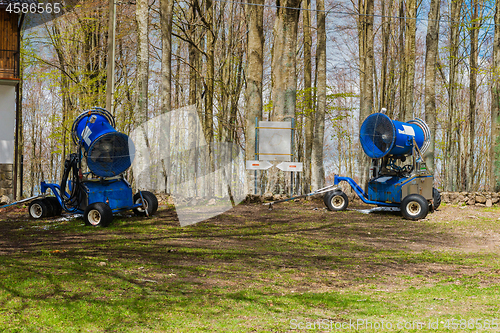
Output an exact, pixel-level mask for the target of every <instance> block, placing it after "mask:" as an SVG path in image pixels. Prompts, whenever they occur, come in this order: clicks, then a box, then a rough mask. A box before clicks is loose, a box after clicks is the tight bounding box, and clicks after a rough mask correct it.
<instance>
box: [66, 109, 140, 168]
mask: <svg viewBox="0 0 500 333" xmlns="http://www.w3.org/2000/svg"><path fill="white" fill-rule="evenodd" d="M71 136H72V138H73V142H74V143H75V144H76V145H81V146H82V147H83V149H84V150H85V152H86V155H87V166H88V168H89V169H90V171H92V173H93V174H95V175H96V176H98V177H113V176H117V175H119V174H121V173H123V172H125V171H126V170H127V169H128V168H130V166H131V165H132V161H133V160H134V156H135V147H134V143H133V142H132V140H130V139H129V137H128V136H127V135H126V134H124V133H120V132H118V131H116V129H115V120H114V118H113V116H112V115H111V114H110V113H109V112H108V111H107V110H105V109H102V108H94V109H92V110H88V111H85V112H83V113H82V114H80V115H79V116H78V117H77V118H76V119H75V121H74V122H73V126H72V128H71Z"/></svg>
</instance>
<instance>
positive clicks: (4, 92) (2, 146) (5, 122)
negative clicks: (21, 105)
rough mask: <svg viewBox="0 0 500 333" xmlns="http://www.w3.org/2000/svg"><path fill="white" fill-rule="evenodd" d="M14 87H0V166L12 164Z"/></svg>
mask: <svg viewBox="0 0 500 333" xmlns="http://www.w3.org/2000/svg"><path fill="white" fill-rule="evenodd" d="M15 126H16V87H15V86H4V85H0V164H13V163H14V135H15V132H14V129H15Z"/></svg>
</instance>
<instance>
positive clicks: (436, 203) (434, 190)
mask: <svg viewBox="0 0 500 333" xmlns="http://www.w3.org/2000/svg"><path fill="white" fill-rule="evenodd" d="M432 199H433V201H434V210H436V209H438V207H439V206H440V205H441V193H439V191H438V190H437V188H435V187H433V188H432Z"/></svg>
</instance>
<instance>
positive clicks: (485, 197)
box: [441, 192, 500, 207]
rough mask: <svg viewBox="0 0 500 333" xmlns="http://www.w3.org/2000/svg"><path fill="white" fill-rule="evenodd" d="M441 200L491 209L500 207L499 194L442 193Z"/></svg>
mask: <svg viewBox="0 0 500 333" xmlns="http://www.w3.org/2000/svg"><path fill="white" fill-rule="evenodd" d="M441 200H442V201H443V202H446V203H449V204H456V205H469V206H473V205H474V206H483V207H491V206H493V205H500V203H499V201H500V194H499V193H498V192H442V193H441Z"/></svg>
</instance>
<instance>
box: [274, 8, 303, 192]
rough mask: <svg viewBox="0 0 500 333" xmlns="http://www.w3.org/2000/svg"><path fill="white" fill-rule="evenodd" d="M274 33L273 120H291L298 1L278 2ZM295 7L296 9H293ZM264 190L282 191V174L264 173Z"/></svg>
mask: <svg viewBox="0 0 500 333" xmlns="http://www.w3.org/2000/svg"><path fill="white" fill-rule="evenodd" d="M276 4H277V5H278V6H279V8H278V9H277V13H276V20H275V24H274V33H273V41H274V43H273V54H272V63H271V66H272V72H271V77H272V84H273V87H272V98H273V112H272V114H271V120H273V121H291V120H292V119H293V118H294V117H295V105H296V98H297V73H296V70H297V56H296V53H297V39H298V33H297V32H298V23H299V15H300V10H299V8H300V4H301V0H278V1H276ZM295 8H297V9H295ZM267 175H268V184H267V188H268V190H270V191H273V192H277V193H278V192H283V191H284V190H285V179H284V176H283V172H282V171H278V170H277V169H275V168H273V169H270V170H268V171H267Z"/></svg>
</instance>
